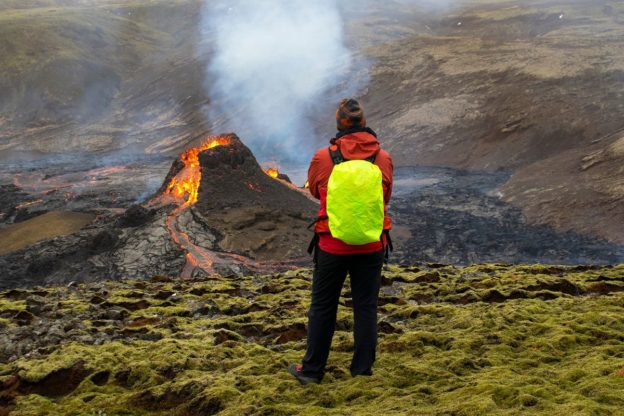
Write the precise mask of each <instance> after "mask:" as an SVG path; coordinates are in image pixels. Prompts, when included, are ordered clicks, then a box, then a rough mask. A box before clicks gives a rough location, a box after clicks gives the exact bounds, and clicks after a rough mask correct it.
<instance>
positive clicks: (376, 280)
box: [303, 250, 384, 379]
mask: <svg viewBox="0 0 624 416" xmlns="http://www.w3.org/2000/svg"><path fill="white" fill-rule="evenodd" d="M383 259H384V255H383V251H379V252H376V253H371V254H351V255H334V254H329V253H326V252H323V251H321V250H318V253H317V261H316V267H315V268H314V277H313V280H312V305H311V306H310V311H309V313H308V350H307V352H306V355H305V357H304V358H303V374H304V375H306V376H308V377H318V378H319V379H320V378H322V377H323V374H324V372H325V364H326V363H327V357H328V356H329V348H330V346H331V342H332V337H333V336H334V328H335V326H336V312H337V310H338V300H339V298H340V292H341V290H342V286H343V284H344V281H345V278H346V277H347V272H348V273H349V276H350V279H351V295H352V298H353V310H354V311H353V312H354V331H353V332H354V334H353V335H354V338H355V351H354V353H353V360H352V361H351V374H352V375H353V376H357V375H363V374H371V368H372V366H373V362H374V361H375V349H376V347H377V298H378V297H379V287H380V285H381V267H382V266H383Z"/></svg>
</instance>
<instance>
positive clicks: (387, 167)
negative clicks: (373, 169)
mask: <svg viewBox="0 0 624 416" xmlns="http://www.w3.org/2000/svg"><path fill="white" fill-rule="evenodd" d="M375 164H376V165H377V166H379V169H380V170H381V174H382V175H383V179H382V181H383V188H384V202H385V203H386V205H387V204H388V203H389V202H390V197H392V175H393V173H394V165H393V164H392V157H390V154H389V153H388V152H386V151H385V150H380V151H379V154H378V155H377V158H376V159H375Z"/></svg>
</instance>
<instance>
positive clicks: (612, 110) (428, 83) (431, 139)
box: [350, 0, 624, 243]
mask: <svg viewBox="0 0 624 416" xmlns="http://www.w3.org/2000/svg"><path fill="white" fill-rule="evenodd" d="M398 3H403V6H402V7H400V8H399V9H398V10H400V12H398V13H394V14H388V13H385V12H384V10H383V6H379V7H378V8H377V9H376V10H375V11H374V12H373V13H371V14H370V15H368V16H363V17H362V19H363V20H364V22H366V25H361V24H353V25H352V26H350V33H351V34H352V36H353V37H355V38H356V39H362V40H361V41H360V45H361V47H362V49H363V51H364V53H365V54H366V55H367V56H368V57H370V58H371V59H372V60H373V62H374V66H373V69H372V72H371V80H370V83H369V88H368V90H367V93H366V94H365V102H366V104H367V108H368V109H369V112H368V116H369V122H370V124H371V125H373V127H375V128H377V129H378V130H379V133H380V136H381V137H382V138H383V140H384V143H385V145H386V147H387V148H389V149H390V150H391V151H393V153H394V155H395V158H396V160H397V162H398V163H399V164H400V165H414V164H421V165H422V164H424V165H430V166H450V167H459V168H466V169H470V170H486V171H496V170H505V171H512V172H515V175H514V177H513V178H512V179H511V181H510V182H509V184H508V185H506V186H504V188H503V189H504V191H503V194H504V195H503V197H504V199H505V200H506V201H508V202H511V203H513V204H514V205H516V206H519V207H520V208H522V209H523V210H524V213H525V215H526V216H527V217H528V218H529V220H531V221H533V222H537V223H545V224H549V225H552V226H555V227H556V228H557V229H559V230H562V231H567V230H571V229H572V230H577V231H580V232H584V233H587V234H591V235H594V236H599V237H603V238H607V239H609V240H611V241H612V242H617V243H622V242H624V211H623V208H622V207H623V206H624V205H623V204H622V199H623V198H624V191H623V189H622V187H621V183H622V180H623V179H624V176H623V174H624V173H623V171H622V168H621V167H622V166H623V165H624V163H623V162H624V159H623V157H624V156H623V155H622V153H621V152H618V151H617V150H616V149H619V148H620V147H621V146H620V145H619V144H618V143H619V142H618V140H621V138H622V136H623V134H622V130H621V129H622V128H623V127H624V123H623V122H622V117H621V114H622V111H623V110H624V49H623V48H622V43H621V42H620V39H622V36H624V26H623V25H622V22H623V21H624V6H623V5H622V3H621V2H615V1H599V2H596V1H588V0H586V1H583V0H579V1H574V2H569V1H566V2H564V1H544V0H532V1H522V2H494V1H464V2H459V3H454V4H455V5H456V7H452V8H450V9H447V10H442V11H440V10H437V11H427V9H426V8H425V9H423V8H417V7H415V6H414V7H409V6H408V5H409V2H398ZM405 3H407V4H408V5H406V4H405ZM383 15H385V16H386V18H381V17H380V16H383ZM392 34H395V37H393V36H392ZM396 36H399V38H398V39H397V38H396ZM372 40H378V41H379V42H378V43H375V44H373V45H372V46H371V45H370V43H372ZM364 43H367V44H368V45H366V46H364V45H363V44H364ZM618 132H619V133H618Z"/></svg>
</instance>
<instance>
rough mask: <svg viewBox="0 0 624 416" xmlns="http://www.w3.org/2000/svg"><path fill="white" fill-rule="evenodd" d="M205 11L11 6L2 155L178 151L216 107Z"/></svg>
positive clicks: (0, 97)
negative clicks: (210, 100)
mask: <svg viewBox="0 0 624 416" xmlns="http://www.w3.org/2000/svg"><path fill="white" fill-rule="evenodd" d="M28 6H30V7H28ZM200 6H201V2H198V1H175V2H170V1H167V2H165V1H158V2H143V1H131V2H116V1H102V2H95V3H94V2H92V1H66V2H56V1H41V2H28V4H27V5H26V6H25V5H24V4H23V2H8V3H6V2H3V5H2V6H0V39H2V42H0V54H2V56H3V57H4V58H3V60H2V63H1V64H0V91H2V94H0V114H1V116H0V130H1V132H0V156H2V158H3V159H6V158H11V159H16V158H38V157H42V156H45V155H48V154H59V153H66V152H68V151H71V152H72V153H74V154H77V153H83V152H86V153H93V152H99V153H102V152H114V151H121V150H122V149H124V150H125V152H126V154H127V153H128V152H141V153H142V152H145V151H147V152H166V151H167V150H169V149H170V147H171V146H174V147H175V148H176V150H175V152H174V153H176V152H177V150H178V149H179V148H180V147H183V146H184V144H186V142H184V143H180V141H184V140H188V138H187V136H188V135H189V134H191V135H192V132H196V131H198V130H201V129H202V127H203V124H202V123H203V118H202V117H201V114H202V113H201V110H200V109H201V107H202V106H203V105H205V104H207V98H206V96H204V95H203V93H202V91H203V89H202V88H201V85H202V82H203V79H204V72H203V68H204V65H205V59H204V58H202V51H201V50H200V48H198V47H197V45H198V42H199V40H198V35H197V30H198V23H197V22H198V20H199V15H200Z"/></svg>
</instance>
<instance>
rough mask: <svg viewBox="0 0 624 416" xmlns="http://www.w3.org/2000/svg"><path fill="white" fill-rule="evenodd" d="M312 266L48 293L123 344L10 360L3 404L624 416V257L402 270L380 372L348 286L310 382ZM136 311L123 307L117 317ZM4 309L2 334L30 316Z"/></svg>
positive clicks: (67, 410)
mask: <svg viewBox="0 0 624 416" xmlns="http://www.w3.org/2000/svg"><path fill="white" fill-rule="evenodd" d="M310 277H311V273H310V271H307V270H300V271H294V272H288V273H284V274H279V275H271V276H254V277H246V278H234V277H231V278H227V277H213V278H210V279H208V280H202V281H176V282H167V281H161V282H154V281H152V282H146V281H127V282H122V283H114V282H110V283H100V284H97V285H84V286H77V287H70V288H55V289H47V291H48V295H46V296H44V297H45V298H54V299H61V300H62V302H59V303H60V307H59V309H58V310H57V312H56V314H57V315H58V318H57V319H67V318H68V317H70V316H71V317H73V318H77V319H80V320H81V322H82V323H83V324H84V329H83V330H82V331H83V332H84V334H85V335H88V334H94V333H98V332H106V333H107V334H109V335H110V336H111V340H110V342H104V343H102V344H101V345H95V344H91V343H84V342H77V341H75V340H74V341H69V342H65V343H63V342H61V344H60V345H59V346H56V347H54V348H52V351H48V350H45V349H39V350H34V351H32V352H30V353H29V354H26V355H23V356H21V357H20V358H18V359H17V360H15V361H13V362H10V363H5V364H0V383H3V384H4V387H3V389H4V392H2V393H0V413H2V410H1V409H2V406H5V407H4V409H6V410H8V409H9V408H13V413H12V414H19V415H83V414H84V415H207V414H220V415H292V414H302V415H380V414H384V415H388V414H407V415H482V414H499V415H518V414H548V415H566V416H567V415H572V414H573V415H599V414H605V415H609V414H612V415H617V414H622V409H624V395H623V394H622V391H623V389H624V319H622V316H623V313H624V266H617V267H607V268H584V267H577V268H571V267H553V266H503V265H478V266H471V267H466V268H455V267H447V266H437V265H428V266H425V265H421V266H416V267H408V268H405V267H391V268H390V269H389V270H387V271H385V272H384V277H383V284H384V285H383V287H382V294H381V298H380V324H379V329H380V339H379V348H378V357H377V362H376V364H375V368H374V375H373V376H372V377H358V378H352V377H351V376H350V375H349V373H348V367H349V361H350V358H351V351H352V347H353V340H352V334H351V328H352V317H351V310H350V306H349V305H350V299H349V293H348V290H347V289H345V293H344V296H343V297H342V298H341V307H340V309H339V314H338V323H337V332H336V335H335V337H334V344H333V348H332V353H331V355H330V359H329V365H328V373H327V375H326V377H325V379H324V380H323V383H322V384H320V385H313V386H307V387H302V386H300V385H299V384H298V383H297V382H296V381H295V380H294V379H293V378H292V377H291V376H290V375H288V374H287V373H286V367H287V365H288V364H289V363H290V362H298V361H299V360H300V359H301V357H302V355H303V353H304V350H305V324H306V311H307V308H308V306H309V288H310ZM38 293H39V294H42V291H41V290H39V291H38ZM27 295H28V294H27V293H22V294H21V295H20V293H19V291H18V292H16V291H13V292H12V293H9V292H5V293H3V294H2V295H0V296H1V297H0V306H1V307H2V308H3V309H5V308H9V309H12V310H14V311H15V310H19V309H22V308H24V301H13V300H11V299H18V298H20V297H26V296H27ZM25 302H26V303H28V300H26V301H25ZM121 307H123V308H124V310H125V312H124V313H123V314H122V317H121V318H119V317H118V318H117V319H108V320H107V319H101V316H100V315H101V314H102V313H107V312H106V311H108V310H111V309H120V308H121ZM98 314H99V315H98ZM5 315H9V314H5ZM0 316H2V317H3V321H2V322H0V330H1V331H10V330H11V328H13V327H15V325H16V324H15V323H14V322H13V320H12V319H11V318H7V317H6V316H4V315H2V314H0ZM42 319H43V318H42ZM2 325H4V327H3V326H2ZM2 328H4V329H2ZM15 375H17V376H18V377H15Z"/></svg>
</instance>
